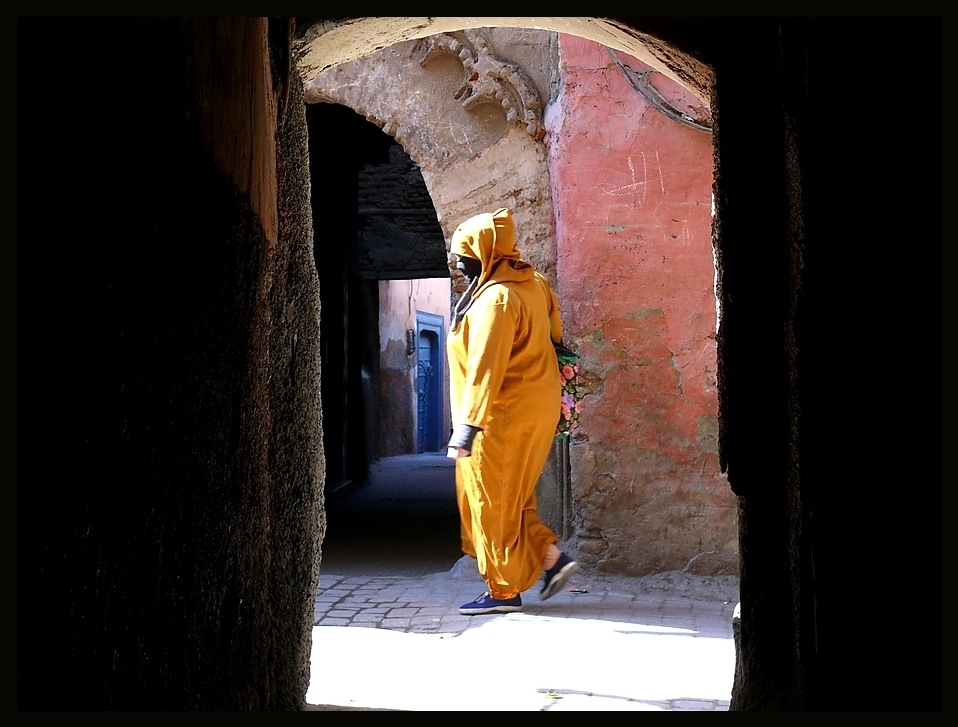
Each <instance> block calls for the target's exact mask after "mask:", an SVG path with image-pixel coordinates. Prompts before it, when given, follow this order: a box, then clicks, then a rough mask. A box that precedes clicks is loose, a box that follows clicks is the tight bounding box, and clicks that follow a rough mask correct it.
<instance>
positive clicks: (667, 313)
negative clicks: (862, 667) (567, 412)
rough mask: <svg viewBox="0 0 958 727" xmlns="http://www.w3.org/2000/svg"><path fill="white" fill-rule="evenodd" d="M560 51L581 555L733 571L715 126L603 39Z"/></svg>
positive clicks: (563, 270) (562, 250)
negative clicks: (685, 111)
mask: <svg viewBox="0 0 958 727" xmlns="http://www.w3.org/2000/svg"><path fill="white" fill-rule="evenodd" d="M620 59H621V60H622V61H623V62H624V63H626V64H627V65H629V66H630V67H632V68H633V70H636V71H647V70H649V69H648V68H647V67H646V66H644V65H643V64H641V63H640V62H639V61H638V60H636V59H634V58H630V57H629V56H624V55H621V56H620ZM560 60H561V63H560V71H561V75H562V79H563V87H562V92H561V95H560V97H559V99H558V101H557V104H556V108H554V109H551V110H550V114H549V118H550V119H551V120H552V123H551V124H550V127H549V132H550V133H549V136H548V140H549V146H550V149H549V159H550V165H551V174H552V184H553V187H554V189H555V192H554V198H555V205H556V218H557V230H556V235H557V238H558V242H557V247H558V280H559V291H560V294H561V300H562V307H563V313H564V315H565V323H566V325H567V327H568V329H569V332H570V334H571V335H570V338H571V340H573V341H574V342H575V343H576V344H577V346H578V350H579V353H580V354H581V356H582V360H581V368H582V371H583V372H584V377H585V388H586V390H587V391H588V395H587V396H586V398H585V401H584V406H585V414H584V415H583V419H582V424H581V425H580V430H579V432H578V433H577V434H576V435H574V436H573V441H572V448H571V463H572V475H573V476H572V482H573V499H574V502H575V512H576V532H577V535H578V542H579V548H580V550H581V553H582V557H583V559H584V560H586V561H590V562H592V563H594V564H596V565H598V566H599V567H601V568H603V569H609V570H613V571H625V572H637V573H649V572H659V571H665V570H685V569H688V570H690V571H691V572H696V573H710V574H714V573H735V572H736V570H737V567H738V565H737V531H736V526H737V525H736V509H735V508H736V504H735V498H734V496H733V495H732V493H731V491H730V490H729V487H728V483H727V482H726V480H725V477H724V476H723V475H722V474H721V472H720V470H719V462H718V455H717V451H718V450H717V434H718V424H717V413H718V399H717V389H716V381H715V327H716V307H715V295H714V292H713V282H714V266H713V255H712V236H711V188H712V166H713V164H712V138H711V135H710V134H709V133H707V132H704V131H701V130H698V129H695V128H691V127H689V126H685V125H682V124H680V123H677V122H676V121H675V120H673V119H671V118H669V117H668V116H666V115H664V114H663V113H661V112H660V111H658V110H656V109H655V108H653V107H652V106H651V105H650V104H649V102H648V101H647V100H646V99H645V98H644V97H643V96H641V95H640V94H639V93H638V92H637V91H636V90H635V89H634V88H632V86H631V85H630V82H629V80H628V78H627V77H626V75H625V74H623V73H622V71H621V70H620V69H619V67H618V65H617V64H616V63H615V60H614V59H613V57H612V56H611V55H610V53H609V52H608V49H607V48H606V47H604V46H602V45H599V44H597V43H593V42H591V41H588V40H583V39H581V38H575V37H573V36H565V35H563V36H560ZM657 83H658V84H659V85H660V86H661V85H663V84H671V81H668V80H667V79H657ZM672 85H673V86H674V84H672ZM678 95H679V96H681V93H678Z"/></svg>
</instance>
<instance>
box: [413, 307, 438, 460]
mask: <svg viewBox="0 0 958 727" xmlns="http://www.w3.org/2000/svg"><path fill="white" fill-rule="evenodd" d="M416 327H417V331H418V334H417V336H418V337H417V345H416V383H417V388H418V402H419V407H418V415H417V422H418V426H417V436H416V449H417V451H418V452H436V451H438V450H439V449H440V447H441V446H442V444H443V443H444V442H443V441H442V432H441V431H440V430H441V427H442V396H443V391H442V382H443V376H442V374H443V371H444V369H443V366H444V365H445V351H444V349H443V345H444V344H443V339H442V334H443V320H442V316H438V315H435V314H433V313H421V312H417V313H416Z"/></svg>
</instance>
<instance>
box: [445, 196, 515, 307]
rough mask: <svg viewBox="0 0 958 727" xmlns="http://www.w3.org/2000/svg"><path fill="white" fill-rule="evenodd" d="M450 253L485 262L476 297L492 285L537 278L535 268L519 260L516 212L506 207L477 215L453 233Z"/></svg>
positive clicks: (475, 291) (478, 281)
mask: <svg viewBox="0 0 958 727" xmlns="http://www.w3.org/2000/svg"><path fill="white" fill-rule="evenodd" d="M449 252H451V253H454V254H455V255H459V256H465V257H471V258H474V259H476V260H479V261H480V262H481V263H482V272H481V273H480V274H479V278H478V280H477V282H476V287H475V288H474V292H473V295H476V294H478V293H479V291H480V290H482V289H483V288H484V287H485V286H486V285H490V284H492V283H504V282H508V281H522V280H531V279H532V277H533V272H534V269H533V267H532V265H530V264H529V263H527V262H526V261H525V260H523V259H521V258H520V257H519V250H518V248H516V223H515V221H514V220H513V218H512V211H511V210H509V209H507V208H505V207H500V208H499V209H497V210H496V211H495V212H484V213H482V214H478V215H475V216H474V217H470V218H469V219H468V220H466V221H465V222H463V223H462V224H461V225H459V227H457V228H456V231H455V232H454V233H452V239H451V240H450V243H449Z"/></svg>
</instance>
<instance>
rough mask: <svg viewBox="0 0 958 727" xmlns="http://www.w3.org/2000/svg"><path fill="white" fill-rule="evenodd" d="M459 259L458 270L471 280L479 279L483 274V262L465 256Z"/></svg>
mask: <svg viewBox="0 0 958 727" xmlns="http://www.w3.org/2000/svg"><path fill="white" fill-rule="evenodd" d="M458 257H459V260H458V261H457V262H456V269H457V270H458V271H459V272H461V273H462V274H463V275H465V276H466V277H467V278H468V279H469V280H473V279H475V278H478V277H479V274H480V273H481V272H482V262H480V261H479V260H476V259H475V258H472V257H467V256H465V255H459V256H458Z"/></svg>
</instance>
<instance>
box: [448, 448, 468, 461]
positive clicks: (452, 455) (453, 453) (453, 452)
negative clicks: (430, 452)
mask: <svg viewBox="0 0 958 727" xmlns="http://www.w3.org/2000/svg"><path fill="white" fill-rule="evenodd" d="M470 454H471V452H470V451H469V450H468V449H463V448H462V447H449V448H448V449H446V456H447V457H448V458H449V459H459V458H460V457H468V456H469V455H470Z"/></svg>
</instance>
